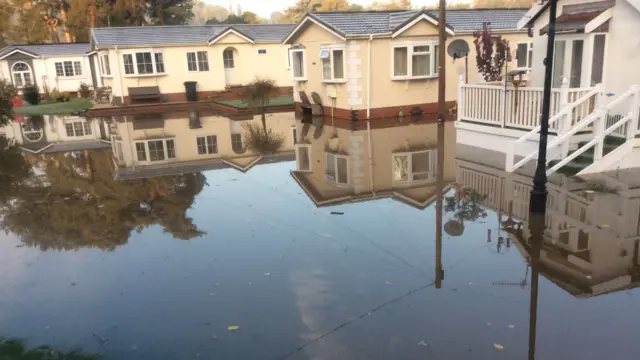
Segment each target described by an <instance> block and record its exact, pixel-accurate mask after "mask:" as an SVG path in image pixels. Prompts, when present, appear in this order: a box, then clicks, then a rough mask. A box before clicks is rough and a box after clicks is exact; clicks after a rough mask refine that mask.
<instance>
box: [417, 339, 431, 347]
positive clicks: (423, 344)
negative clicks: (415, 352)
mask: <svg viewBox="0 0 640 360" xmlns="http://www.w3.org/2000/svg"><path fill="white" fill-rule="evenodd" d="M418 345H420V346H429V344H427V342H426V341H424V340H420V342H419V343H418Z"/></svg>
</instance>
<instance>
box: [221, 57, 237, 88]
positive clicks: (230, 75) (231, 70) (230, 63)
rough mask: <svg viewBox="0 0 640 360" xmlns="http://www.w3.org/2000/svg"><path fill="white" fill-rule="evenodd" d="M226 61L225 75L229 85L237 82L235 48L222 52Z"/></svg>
mask: <svg viewBox="0 0 640 360" xmlns="http://www.w3.org/2000/svg"><path fill="white" fill-rule="evenodd" d="M222 59H223V61H224V77H225V81H226V84H227V85H233V84H235V83H236V82H235V67H236V65H235V59H234V57H233V49H226V50H225V51H224V52H223V53H222Z"/></svg>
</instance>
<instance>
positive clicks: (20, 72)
mask: <svg viewBox="0 0 640 360" xmlns="http://www.w3.org/2000/svg"><path fill="white" fill-rule="evenodd" d="M11 74H12V75H13V84H14V85H15V86H16V87H19V88H21V87H24V86H27V85H31V84H33V82H32V81H31V68H30V67H29V65H27V64H26V63H23V62H17V63H15V64H13V66H12V67H11Z"/></svg>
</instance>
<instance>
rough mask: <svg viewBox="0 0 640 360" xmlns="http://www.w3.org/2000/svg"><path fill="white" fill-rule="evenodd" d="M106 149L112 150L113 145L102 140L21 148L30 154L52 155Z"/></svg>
mask: <svg viewBox="0 0 640 360" xmlns="http://www.w3.org/2000/svg"><path fill="white" fill-rule="evenodd" d="M36 147H37V148H36ZM106 148H111V143H109V142H107V141H100V140H89V141H70V142H62V143H53V144H38V145H27V146H21V149H22V150H24V151H26V152H29V153H36V154H51V153H60V152H69V151H84V150H94V149H106Z"/></svg>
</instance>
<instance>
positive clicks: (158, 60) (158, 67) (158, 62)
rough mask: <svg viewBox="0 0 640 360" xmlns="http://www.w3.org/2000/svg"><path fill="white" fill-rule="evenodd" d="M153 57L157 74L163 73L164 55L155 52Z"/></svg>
mask: <svg viewBox="0 0 640 360" xmlns="http://www.w3.org/2000/svg"><path fill="white" fill-rule="evenodd" d="M154 57H155V60H156V72H157V73H159V74H162V73H164V56H163V55H162V53H155V54H154Z"/></svg>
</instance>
